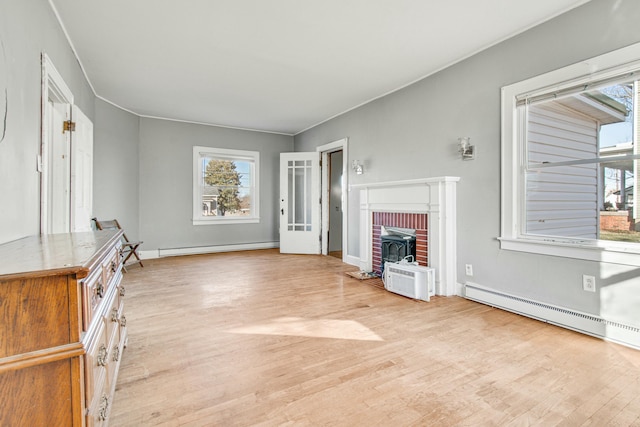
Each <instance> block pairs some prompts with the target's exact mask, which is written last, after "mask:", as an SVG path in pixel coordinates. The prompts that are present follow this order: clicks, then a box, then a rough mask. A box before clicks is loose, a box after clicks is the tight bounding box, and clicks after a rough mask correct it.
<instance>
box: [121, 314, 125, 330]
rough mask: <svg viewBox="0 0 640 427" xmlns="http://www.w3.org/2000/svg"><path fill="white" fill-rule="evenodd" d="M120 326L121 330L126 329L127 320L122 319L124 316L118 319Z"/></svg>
mask: <svg viewBox="0 0 640 427" xmlns="http://www.w3.org/2000/svg"><path fill="white" fill-rule="evenodd" d="M120 326H122V327H123V328H126V327H127V318H126V317H124V314H123V315H122V317H121V318H120Z"/></svg>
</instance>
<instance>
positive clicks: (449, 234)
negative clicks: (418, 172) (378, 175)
mask: <svg viewBox="0 0 640 427" xmlns="http://www.w3.org/2000/svg"><path fill="white" fill-rule="evenodd" d="M459 180H460V178H459V177H453V176H443V177H436V178H424V179H413V180H406V181H389V182H376V183H370V184H355V185H351V186H350V187H349V188H350V189H354V190H359V191H360V269H361V270H363V271H371V270H372V268H373V265H372V264H373V259H372V251H371V245H372V217H373V212H407V213H426V214H427V221H428V227H427V236H428V237H427V248H428V249H427V250H428V262H429V266H430V267H433V268H435V270H436V271H435V272H436V295H445V296H450V295H455V294H456V287H457V276H456V183H457V182H458V181H459Z"/></svg>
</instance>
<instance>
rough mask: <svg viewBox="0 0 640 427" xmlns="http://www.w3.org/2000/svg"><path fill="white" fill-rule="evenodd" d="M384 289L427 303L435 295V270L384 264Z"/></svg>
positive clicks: (411, 265) (418, 266)
mask: <svg viewBox="0 0 640 427" xmlns="http://www.w3.org/2000/svg"><path fill="white" fill-rule="evenodd" d="M384 287H385V289H386V290H388V291H390V292H394V293H396V294H399V295H403V296H405V297H409V298H413V299H419V300H422V301H429V299H430V298H431V296H432V295H434V294H435V270H434V269H433V268H429V267H424V266H421V265H413V264H398V263H391V262H387V263H385V264H384Z"/></svg>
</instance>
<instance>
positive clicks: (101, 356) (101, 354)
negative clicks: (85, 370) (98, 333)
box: [97, 344, 109, 366]
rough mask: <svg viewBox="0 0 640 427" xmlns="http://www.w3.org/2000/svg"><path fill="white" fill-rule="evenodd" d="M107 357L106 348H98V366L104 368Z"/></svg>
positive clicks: (103, 346) (102, 346)
mask: <svg viewBox="0 0 640 427" xmlns="http://www.w3.org/2000/svg"><path fill="white" fill-rule="evenodd" d="M108 356H109V354H108V352H107V347H106V346H105V345H104V344H102V345H101V346H100V349H99V350H98V360H97V363H98V366H106V364H107V357H108Z"/></svg>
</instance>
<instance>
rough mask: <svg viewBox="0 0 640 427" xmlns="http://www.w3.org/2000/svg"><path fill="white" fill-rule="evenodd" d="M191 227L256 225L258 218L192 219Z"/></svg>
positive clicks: (258, 221)
mask: <svg viewBox="0 0 640 427" xmlns="http://www.w3.org/2000/svg"><path fill="white" fill-rule="evenodd" d="M192 221H193V225H223V224H258V223H260V218H255V217H253V218H215V219H201V218H199V219H194V220H192Z"/></svg>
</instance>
